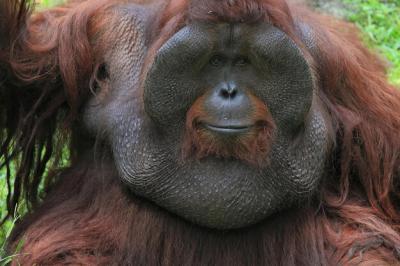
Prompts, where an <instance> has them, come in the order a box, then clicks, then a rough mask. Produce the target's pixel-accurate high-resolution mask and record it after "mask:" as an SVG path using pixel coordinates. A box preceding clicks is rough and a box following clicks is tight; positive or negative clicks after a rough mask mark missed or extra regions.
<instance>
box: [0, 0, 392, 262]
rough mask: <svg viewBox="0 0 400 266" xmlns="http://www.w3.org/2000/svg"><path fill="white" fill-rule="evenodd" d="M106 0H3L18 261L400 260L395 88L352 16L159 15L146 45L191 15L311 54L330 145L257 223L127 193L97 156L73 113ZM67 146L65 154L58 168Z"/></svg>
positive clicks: (85, 86) (1, 81)
mask: <svg viewBox="0 0 400 266" xmlns="http://www.w3.org/2000/svg"><path fill="white" fill-rule="evenodd" d="M141 2H143V1H141ZM114 3H118V1H114V2H112V1H111V0H108V1H107V0H106V1H82V2H81V1H73V2H71V4H68V5H66V6H64V7H61V8H55V9H52V10H49V11H43V12H40V13H35V14H33V15H31V12H30V6H29V4H28V2H27V1H26V0H18V1H12V0H2V1H0V34H1V36H2V38H1V39H0V111H1V112H0V128H1V130H0V141H1V143H0V145H1V146H0V156H1V157H0V159H1V161H0V166H1V168H2V169H6V172H7V177H6V179H7V182H8V190H9V194H8V196H7V204H8V205H7V206H8V211H9V215H11V214H12V213H13V211H14V209H15V207H16V206H17V204H19V202H21V200H22V199H25V200H26V203H27V205H28V208H29V209H30V210H33V211H31V212H30V214H29V215H27V217H24V219H23V220H22V221H20V223H19V224H18V225H17V227H16V228H15V229H14V231H13V234H12V236H11V237H10V239H9V245H8V247H9V250H10V252H17V253H18V254H20V255H19V256H16V258H15V261H14V264H16V265H17V264H18V263H21V264H22V265H33V264H37V265H54V264H68V263H71V264H84V265H93V264H95V265H110V264H117V265H160V264H162V265H262V264H267V265H320V264H322V265H330V264H332V265H351V264H358V263H364V264H362V265H367V264H369V265H379V264H383V263H387V264H392V265H393V264H395V263H396V262H397V261H398V260H399V259H400V228H399V223H400V212H399V202H400V198H399V178H400V167H399V165H400V155H399V154H400V138H399V132H400V108H399V107H400V92H399V91H398V90H396V88H394V87H393V86H392V85H390V84H388V83H387V81H386V76H385V67H384V64H383V63H382V62H381V60H379V58H378V57H377V56H376V55H374V54H373V53H371V52H370V51H368V50H367V49H366V48H365V47H364V46H363V45H362V43H361V42H360V40H359V39H358V37H357V34H355V33H356V32H357V30H356V29H355V27H354V26H352V25H350V24H348V23H345V22H341V21H337V20H335V19H332V18H330V17H327V16H322V15H317V14H315V13H312V12H310V11H307V10H305V9H302V8H301V7H297V6H288V5H287V4H286V2H285V1H282V0H236V1H232V0H226V1H225V0H223V1H221V0H197V1H191V2H189V1H187V0H171V1H169V2H167V3H166V5H165V8H164V11H163V13H161V14H159V19H158V21H157V22H155V24H154V31H153V32H154V34H153V36H152V46H151V48H150V50H149V57H151V56H152V55H154V53H155V51H157V49H158V47H160V46H161V45H162V43H164V42H165V41H166V40H167V39H168V38H169V37H170V36H172V34H173V33H175V32H176V31H177V30H178V29H179V28H180V27H182V26H183V25H185V23H188V22H190V21H194V20H197V21H198V20H202V21H225V22H243V23H257V22H259V21H268V22H270V23H272V24H273V25H275V26H277V27H279V28H280V29H282V30H283V31H284V32H286V34H288V35H289V36H290V37H291V38H292V39H293V40H294V41H295V42H296V43H297V44H298V46H299V47H301V49H303V52H304V54H306V55H309V56H310V57H311V58H312V60H313V69H314V75H315V76H316V77H317V86H318V88H319V90H318V97H319V99H320V100H321V102H322V104H323V105H324V107H325V108H326V109H327V110H328V112H329V116H330V121H331V128H332V131H333V132H332V133H333V134H334V136H336V137H335V139H336V145H335V147H334V149H333V151H332V154H331V157H330V159H329V160H328V161H327V171H326V176H325V177H324V179H323V182H322V184H321V188H320V190H319V191H320V192H319V193H318V194H317V195H315V196H313V197H310V200H309V202H308V203H307V204H304V206H302V207H296V208H294V209H292V210H287V211H285V212H283V213H280V214H279V215H277V216H276V217H270V218H268V220H267V221H265V222H263V223H261V224H259V225H257V226H254V227H252V228H248V229H242V230H235V231H228V232H223V231H213V230H208V229H205V228H200V227H197V226H194V225H192V224H189V223H186V222H185V221H182V220H181V219H180V218H179V217H175V216H173V215H171V214H169V213H167V212H165V211H163V210H161V209H159V208H157V207H155V206H154V205H152V204H149V203H147V202H146V201H145V200H142V199H137V198H134V197H132V196H131V195H128V194H127V193H126V192H125V191H124V189H123V187H122V186H121V184H120V183H119V181H118V177H117V175H116V173H115V169H114V166H113V163H112V159H111V158H109V157H107V156H106V155H105V156H104V157H103V158H102V159H101V160H100V161H101V163H95V160H94V159H93V155H92V153H93V152H90V147H93V146H94V145H95V144H94V143H95V140H93V139H92V138H91V137H89V136H88V135H87V134H86V133H85V132H84V131H82V129H81V128H79V126H78V125H79V123H78V122H79V121H78V120H79V112H80V108H81V106H82V104H83V103H84V102H85V100H86V99H87V98H88V96H89V95H90V87H91V86H90V83H91V81H93V80H95V78H93V77H95V76H96V71H97V69H98V65H99V64H101V60H102V58H101V54H102V53H101V51H102V49H103V48H102V44H101V43H100V44H93V43H91V41H90V40H92V39H93V36H95V34H96V33H98V32H99V31H100V30H104V29H105V28H107V25H110V24H109V21H107V19H106V18H107V17H108V16H104V14H106V13H107V10H109V7H110V6H111V5H113V4H114ZM301 25H307V27H309V32H311V33H312V35H313V37H312V38H313V44H312V45H311V46H310V45H308V46H307V44H306V43H303V39H304V38H303V37H304V36H303V34H304V32H302V31H300V28H301ZM110 38H112V34H110ZM71 55H74V56H71ZM150 61H151V60H148V62H150ZM65 139H67V140H69V143H68V144H69V145H68V146H65V144H66V143H65ZM88 144H90V145H88ZM64 147H68V149H69V152H70V154H71V158H70V162H71V166H70V167H69V168H68V169H59V170H56V167H57V165H58V163H59V161H60V159H61V154H62V153H63V152H65V151H64V150H63V149H64ZM65 149H66V148H65ZM104 150H106V148H104ZM88 151H89V152H88ZM105 154H107V152H105ZM11 164H14V166H15V169H16V170H15V173H14V172H12V171H11V169H12V167H11ZM46 167H47V168H48V169H50V170H46ZM40 187H41V188H44V191H45V196H44V198H43V199H42V198H41V197H40V196H41V195H38V190H39V188H40ZM40 201H41V203H40V204H38V202H40ZM16 247H20V248H19V249H18V250H17V251H15V248H16Z"/></svg>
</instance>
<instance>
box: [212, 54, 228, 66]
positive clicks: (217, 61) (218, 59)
mask: <svg viewBox="0 0 400 266" xmlns="http://www.w3.org/2000/svg"><path fill="white" fill-rule="evenodd" d="M225 61H226V59H225V58H224V57H223V56H221V55H214V56H213V57H211V59H210V65H212V66H214V67H220V66H222V65H223V64H224V63H225Z"/></svg>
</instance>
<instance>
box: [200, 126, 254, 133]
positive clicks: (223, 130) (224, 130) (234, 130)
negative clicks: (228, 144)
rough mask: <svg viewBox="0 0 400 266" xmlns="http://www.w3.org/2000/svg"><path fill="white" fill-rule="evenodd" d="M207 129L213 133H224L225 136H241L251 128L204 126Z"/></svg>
mask: <svg viewBox="0 0 400 266" xmlns="http://www.w3.org/2000/svg"><path fill="white" fill-rule="evenodd" d="M204 126H205V128H207V129H208V130H211V131H213V132H217V133H223V134H240V133H245V132H248V131H249V129H250V127H249V126H246V127H218V126H212V125H209V124H204Z"/></svg>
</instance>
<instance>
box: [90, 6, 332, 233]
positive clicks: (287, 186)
mask: <svg viewBox="0 0 400 266" xmlns="http://www.w3.org/2000/svg"><path fill="white" fill-rule="evenodd" d="M116 13H118V18H119V19H116V20H117V21H116V22H115V26H114V31H115V32H116V34H117V35H118V34H119V35H118V36H117V37H118V38H117V39H116V40H115V44H114V45H113V46H112V48H110V50H109V51H107V52H106V56H105V63H106V65H107V70H108V72H109V80H108V82H109V84H108V87H109V88H110V89H109V91H108V94H107V96H106V99H99V98H96V97H95V98H93V99H92V100H91V101H90V102H89V103H88V106H87V108H86V113H85V124H86V126H87V127H88V128H89V129H90V130H92V131H93V132H94V134H99V133H101V134H102V136H105V138H106V140H107V141H108V143H109V144H110V146H111V149H112V151H113V156H114V159H115V165H116V167H117V169H118V171H119V174H120V178H121V179H122V180H123V181H124V183H125V184H126V185H127V186H128V187H129V188H130V190H131V191H132V193H133V194H135V195H138V196H141V197H144V198H146V199H148V200H150V201H152V202H153V203H154V204H156V205H158V206H160V207H162V208H164V209H166V210H168V211H170V212H172V213H174V214H176V215H178V216H180V217H182V218H184V219H186V220H188V221H190V222H193V223H195V224H197V225H201V226H205V227H209V228H217V229H235V228H242V227H246V226H250V225H252V224H255V223H258V222H261V221H262V220H264V219H268V216H270V215H272V214H274V213H277V212H279V211H280V210H283V209H285V208H289V207H292V206H293V205H295V204H298V203H299V202H302V201H303V200H305V199H306V198H309V197H310V195H312V193H313V192H315V190H316V188H317V186H318V184H319V182H320V180H321V178H322V175H323V170H324V161H325V159H326V157H327V153H328V147H329V138H328V133H327V132H328V130H327V126H326V122H325V119H324V116H323V111H322V110H321V107H320V106H321V105H320V104H319V103H318V100H317V97H316V96H315V95H316V91H315V90H316V89H315V88H314V82H313V77H312V72H311V69H310V66H309V64H308V63H307V61H306V60H305V58H304V56H303V54H302V52H301V50H300V49H299V47H297V46H296V44H295V43H294V42H293V41H292V40H291V39H290V38H289V37H288V36H287V35H286V34H285V33H283V32H282V31H281V30H279V29H277V28H275V27H273V26H271V25H269V24H266V23H265V24H258V25H246V24H230V25H229V24H224V23H221V24H217V25H207V24H201V23H193V24H189V25H187V26H185V27H184V28H182V29H181V30H179V31H178V32H177V33H176V34H175V35H173V36H172V37H171V38H170V39H169V40H168V41H167V42H166V43H165V44H164V45H163V46H162V47H161V48H160V49H159V50H158V51H157V53H156V56H155V58H154V61H152V62H151V65H150V66H149V67H148V70H147V71H146V72H145V74H144V75H142V71H143V63H144V60H145V56H146V52H147V51H148V47H147V41H146V36H148V35H149V33H148V32H146V29H147V28H149V27H146V23H149V21H151V19H152V18H151V16H148V15H147V16H144V15H143V13H145V12H140V8H138V7H135V8H130V7H129V6H125V7H119V8H118V9H117V10H116ZM215 58H217V60H215ZM221 58H222V60H220V59H221ZM243 59H244V60H243ZM237 62H239V63H237ZM142 76H143V78H142V79H141V77H142ZM221 84H222V85H221ZM224 84H225V85H226V84H228V85H226V86H231V85H232V84H233V85H232V86H233V87H235V88H237V92H238V93H239V94H238V95H239V96H240V95H242V98H240V97H239V96H237V95H235V97H233V98H232V97H231V96H229V97H225V98H223V97H222V98H221V97H219V96H218V95H220V94H218V92H219V89H220V88H221V86H222V87H224V86H225V85H224ZM229 84H230V85H229ZM243 95H244V96H243ZM249 95H251V96H252V97H255V98H256V99H257V101H259V102H261V103H263V104H264V105H265V107H266V109H267V110H268V112H269V114H270V115H271V117H272V119H273V121H274V124H275V129H274V134H273V136H274V137H273V139H272V140H271V141H272V142H271V144H270V145H271V147H270V149H269V152H268V154H262V156H268V160H266V161H268V163H266V164H265V165H262V166H256V165H252V164H249V163H247V162H245V161H244V160H240V159H237V158H233V157H229V156H228V157H226V156H225V157H218V156H214V155H212V154H210V155H209V156H207V157H204V158H201V159H195V158H190V157H189V158H185V160H183V161H182V156H181V151H182V150H181V148H182V140H183V138H184V136H185V128H186V126H185V123H186V117H187V113H188V111H189V110H190V108H191V106H192V105H193V104H194V103H195V102H196V100H197V99H199V98H200V97H204V98H205V100H204V104H203V106H205V107H204V108H205V109H206V111H207V110H208V113H210V116H209V117H208V118H209V121H213V123H214V124H213V125H214V126H215V124H217V126H221V127H223V129H226V128H228V131H230V129H231V128H229V126H230V125H234V124H235V123H238V124H239V125H242V126H243V125H245V126H246V125H247V124H248V122H249V121H250V123H252V120H251V119H249V116H248V115H246V114H247V113H251V110H252V108H253V106H252V103H253V102H252V101H250V100H249V97H250V96H249ZM225 96H226V95H225ZM243 97H244V98H243ZM215 101H216V102H215ZM235 101H236V103H235ZM232 102H233V103H232ZM235 104H236V105H235ZM219 105H220V106H222V107H218V106H219ZM210 106H211V107H210ZM224 111H226V112H227V114H228V116H226V117H225V118H227V119H225V120H227V121H225V120H224V115H223V114H221V113H222V112H224ZM250 117H251V116H250ZM224 123H225V124H224ZM246 123H247V124H246ZM235 125H236V124H235ZM205 130H208V131H207V132H208V133H209V134H211V135H218V136H219V137H221V138H224V136H225V135H224V134H226V137H227V138H229V137H230V136H231V135H232V134H233V135H235V136H239V137H240V136H241V135H240V134H246V130H247V129H246V128H244V133H243V132H239V131H238V132H236V131H235V130H233V132H228V133H226V132H216V131H215V129H214V130H213V129H212V128H211V129H210V128H208V129H205ZM229 135H230V136H229Z"/></svg>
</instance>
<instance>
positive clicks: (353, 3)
mask: <svg viewBox="0 0 400 266" xmlns="http://www.w3.org/2000/svg"><path fill="white" fill-rule="evenodd" d="M63 2H64V1H63V0H41V1H38V5H39V8H40V9H42V8H48V7H51V6H54V5H57V4H61V3H63ZM344 2H345V3H346V4H347V5H348V6H349V9H348V10H347V11H346V14H347V18H348V19H349V20H350V21H352V22H354V23H355V24H357V25H358V26H359V27H360V29H361V30H362V32H363V33H364V39H365V42H366V43H367V44H368V45H369V46H370V47H371V48H374V49H377V50H378V51H379V52H380V53H381V54H382V55H383V56H384V57H385V58H386V59H387V60H388V62H390V64H391V68H390V71H389V73H388V77H389V80H390V81H391V82H392V83H394V84H396V85H400V1H399V0H386V1H378V0H344ZM6 196H7V184H6V181H5V172H4V170H3V171H0V217H4V215H5V210H6V202H5V199H6ZM15 216H18V214H15ZM13 224H14V221H7V222H6V223H5V224H4V225H3V227H2V228H0V265H3V264H4V263H5V262H7V258H4V259H3V260H2V259H1V258H2V254H3V255H4V251H3V249H2V247H3V244H2V243H4V241H5V239H6V237H7V235H8V233H9V232H10V229H11V228H12V226H13Z"/></svg>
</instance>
